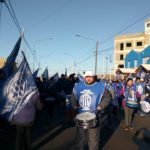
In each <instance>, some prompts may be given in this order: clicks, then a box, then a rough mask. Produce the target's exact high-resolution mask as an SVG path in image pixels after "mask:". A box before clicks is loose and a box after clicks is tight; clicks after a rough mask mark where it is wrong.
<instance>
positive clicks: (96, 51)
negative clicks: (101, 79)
mask: <svg viewBox="0 0 150 150" xmlns="http://www.w3.org/2000/svg"><path fill="white" fill-rule="evenodd" d="M98 44H99V43H98V41H97V42H96V50H95V75H96V74H97V56H98Z"/></svg>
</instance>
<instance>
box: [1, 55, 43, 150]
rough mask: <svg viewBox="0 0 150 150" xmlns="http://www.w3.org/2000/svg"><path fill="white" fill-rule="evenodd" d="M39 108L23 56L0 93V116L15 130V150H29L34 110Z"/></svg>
mask: <svg viewBox="0 0 150 150" xmlns="http://www.w3.org/2000/svg"><path fill="white" fill-rule="evenodd" d="M23 55H24V53H23ZM41 108H42V104H41V103H40V100H39V93H38V90H37V87H36V85H35V82H34V79H33V76H32V73H31V70H30V67H29V65H28V63H27V60H26V58H25V56H24V58H23V61H22V63H21V64H20V66H19V68H18V70H17V71H16V72H15V73H13V74H12V75H11V76H10V77H9V78H8V79H7V80H6V81H5V82H4V84H3V86H2V88H1V91H0V115H1V116H2V117H3V118H5V119H6V120H8V121H9V122H11V123H12V124H13V125H15V126H16V128H17V136H16V150H31V128H32V125H33V123H34V120H35V115H36V109H41Z"/></svg>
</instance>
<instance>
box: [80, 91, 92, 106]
mask: <svg viewBox="0 0 150 150" xmlns="http://www.w3.org/2000/svg"><path fill="white" fill-rule="evenodd" d="M81 93H82V94H81V96H80V101H79V104H80V106H81V107H84V108H89V107H90V105H91V103H92V98H91V94H93V93H92V92H91V91H90V90H84V91H82V92H81Z"/></svg>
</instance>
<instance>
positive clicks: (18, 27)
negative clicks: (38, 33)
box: [4, 0, 38, 64]
mask: <svg viewBox="0 0 150 150" xmlns="http://www.w3.org/2000/svg"><path fill="white" fill-rule="evenodd" d="M8 2H9V5H10V7H9V5H8V4H7V3H6V1H5V2H4V3H5V5H6V7H7V9H8V11H9V13H10V15H11V17H12V19H13V21H14V23H15V25H16V27H17V29H18V31H19V32H20V33H21V32H22V30H21V26H20V24H19V21H18V19H17V16H16V14H15V11H14V9H13V7H12V4H11V2H10V0H8ZM23 40H24V42H25V44H26V45H27V47H28V49H29V50H30V52H31V54H32V55H33V57H34V58H35V60H36V63H37V64H38V60H37V57H35V55H34V51H33V49H32V48H31V46H30V45H29V43H28V41H27V40H26V38H25V36H23Z"/></svg>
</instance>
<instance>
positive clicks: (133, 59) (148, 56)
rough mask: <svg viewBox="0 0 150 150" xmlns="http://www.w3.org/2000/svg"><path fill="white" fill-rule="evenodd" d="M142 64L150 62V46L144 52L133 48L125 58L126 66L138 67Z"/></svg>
mask: <svg viewBox="0 0 150 150" xmlns="http://www.w3.org/2000/svg"><path fill="white" fill-rule="evenodd" d="M142 64H150V46H148V47H147V48H145V49H144V50H143V51H142V52H140V53H137V52H136V51H134V50H132V51H131V52H130V53H129V54H127V55H126V58H125V68H137V67H139V66H140V65H142Z"/></svg>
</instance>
